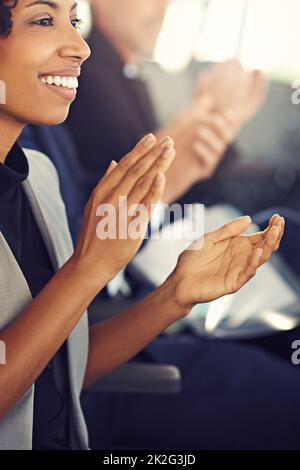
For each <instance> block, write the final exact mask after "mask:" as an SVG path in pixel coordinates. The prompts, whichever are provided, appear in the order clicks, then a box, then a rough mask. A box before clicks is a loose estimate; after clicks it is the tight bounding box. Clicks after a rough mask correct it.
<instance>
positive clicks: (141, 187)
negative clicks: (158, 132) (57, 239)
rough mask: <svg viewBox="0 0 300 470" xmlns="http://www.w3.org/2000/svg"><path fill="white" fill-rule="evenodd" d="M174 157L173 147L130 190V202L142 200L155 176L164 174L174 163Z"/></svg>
mask: <svg viewBox="0 0 300 470" xmlns="http://www.w3.org/2000/svg"><path fill="white" fill-rule="evenodd" d="M174 158H175V150H174V149H173V148H171V149H169V150H168V151H167V152H166V153H165V154H163V155H162V156H161V157H160V158H159V159H158V160H156V162H155V163H154V164H153V165H152V167H151V168H150V169H149V170H148V172H147V173H146V174H145V175H144V176H143V177H142V178H140V179H139V180H138V181H137V182H136V184H135V185H134V187H133V188H132V190H131V191H130V193H129V195H128V203H129V204H135V203H139V202H140V201H142V200H143V199H144V198H145V197H146V195H147V194H148V192H149V191H150V189H151V187H152V185H153V181H154V179H155V177H156V176H157V175H159V174H163V175H164V174H165V173H166V172H167V170H168V169H169V168H170V166H171V165H172V163H173V161H174Z"/></svg>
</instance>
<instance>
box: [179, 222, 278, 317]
mask: <svg viewBox="0 0 300 470" xmlns="http://www.w3.org/2000/svg"><path fill="white" fill-rule="evenodd" d="M250 223H251V219H250V217H241V218H239V219H236V220H234V221H233V222H230V223H229V224H227V225H225V226H224V227H222V228H220V229H219V230H216V231H215V232H211V233H208V234H206V235H205V236H204V238H203V239H202V240H199V241H197V242H195V245H194V248H195V250H187V251H185V252H183V254H182V255H181V256H180V257H179V260H178V264H177V267H176V269H175V271H174V273H173V274H172V275H171V279H172V281H173V283H174V292H175V298H176V304H177V305H178V306H179V308H180V309H181V310H182V312H185V313H186V314H187V313H188V312H189V311H190V310H191V308H192V307H193V306H194V305H195V304H197V303H201V302H210V301H212V300H215V299H217V298H219V297H222V296H224V295H227V294H232V293H234V292H236V291H238V290H239V289H240V288H241V287H242V286H243V285H244V284H245V283H246V282H248V281H249V280H250V279H251V278H252V277H253V276H254V275H255V273H256V270H257V269H258V268H259V267H260V266H261V265H262V264H263V263H265V262H266V261H267V260H268V259H269V258H270V256H271V254H272V253H273V252H274V251H276V250H277V249H278V248H279V244H280V241H281V238H282V236H283V233H284V219H283V218H282V217H280V216H278V215H275V216H273V217H272V219H271V220H270V223H269V226H268V228H267V229H266V230H265V231H263V232H259V233H255V234H253V235H249V236H243V235H242V233H243V232H244V231H245V230H246V229H247V228H248V227H249V225H250Z"/></svg>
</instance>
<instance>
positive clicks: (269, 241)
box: [261, 226, 280, 264]
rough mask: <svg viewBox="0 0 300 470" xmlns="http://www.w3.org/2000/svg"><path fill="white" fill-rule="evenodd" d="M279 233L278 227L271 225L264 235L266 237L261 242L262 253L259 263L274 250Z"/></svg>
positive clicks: (263, 261)
mask: <svg viewBox="0 0 300 470" xmlns="http://www.w3.org/2000/svg"><path fill="white" fill-rule="evenodd" d="M279 235H280V230H279V228H278V227H276V226H275V227H272V228H271V230H270V231H269V233H268V234H267V236H266V239H265V241H264V243H263V246H262V248H263V255H262V257H261V264H263V263H265V262H266V261H268V260H269V259H270V257H271V255H272V253H273V251H275V250H276V244H277V240H278V237H279Z"/></svg>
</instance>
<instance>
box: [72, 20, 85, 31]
mask: <svg viewBox="0 0 300 470" xmlns="http://www.w3.org/2000/svg"><path fill="white" fill-rule="evenodd" d="M82 23H83V21H82V20H80V19H79V18H74V19H73V20H71V24H72V25H73V26H74V28H75V29H80V26H81V25H82Z"/></svg>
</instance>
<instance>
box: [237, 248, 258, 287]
mask: <svg viewBox="0 0 300 470" xmlns="http://www.w3.org/2000/svg"><path fill="white" fill-rule="evenodd" d="M262 256H263V249H262V248H257V249H256V250H254V252H253V254H252V255H251V256H249V258H248V262H247V266H246V268H245V269H244V270H242V271H241V273H240V274H239V276H238V288H239V289H240V288H241V287H242V286H243V285H245V284H246V283H247V282H248V281H249V280H250V279H252V278H253V277H254V276H255V274H256V271H257V269H258V268H259V267H260V265H261V258H262Z"/></svg>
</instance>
